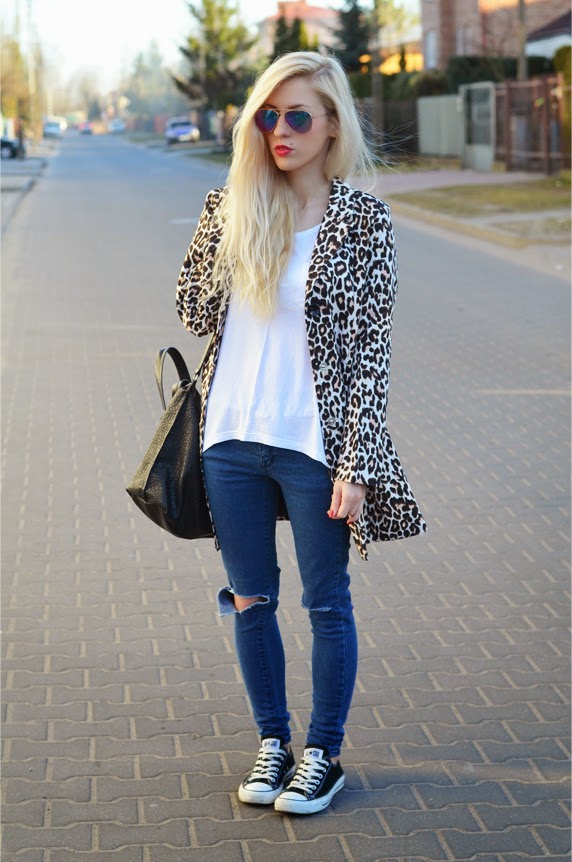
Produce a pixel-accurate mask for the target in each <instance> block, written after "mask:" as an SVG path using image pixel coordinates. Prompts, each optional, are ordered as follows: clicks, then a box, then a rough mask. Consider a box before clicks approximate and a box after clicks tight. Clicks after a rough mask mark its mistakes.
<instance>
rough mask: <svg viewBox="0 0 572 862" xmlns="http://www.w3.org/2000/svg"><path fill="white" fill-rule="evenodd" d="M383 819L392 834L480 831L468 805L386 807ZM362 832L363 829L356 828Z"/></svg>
mask: <svg viewBox="0 0 572 862" xmlns="http://www.w3.org/2000/svg"><path fill="white" fill-rule="evenodd" d="M383 819H384V821H385V822H386V823H387V824H388V826H389V828H390V830H391V832H390V834H391V835H411V834H413V833H415V832H418V831H425V830H427V831H432V830H433V831H439V830H441V829H459V830H464V831H465V832H478V831H479V830H480V827H479V824H478V823H477V821H476V820H475V818H474V817H473V816H472V814H471V812H470V811H469V809H468V807H467V806H466V805H462V804H455V805H446V806H444V807H442V808H439V809H429V810H427V811H402V810H400V809H398V808H384V809H383ZM355 831H360V832H362V831H363V830H355Z"/></svg>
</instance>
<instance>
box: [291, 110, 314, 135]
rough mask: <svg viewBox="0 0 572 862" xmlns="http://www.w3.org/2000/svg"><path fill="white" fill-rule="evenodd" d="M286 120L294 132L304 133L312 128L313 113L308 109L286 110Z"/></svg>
mask: <svg viewBox="0 0 572 862" xmlns="http://www.w3.org/2000/svg"><path fill="white" fill-rule="evenodd" d="M286 122H287V123H288V125H289V126H290V128H291V129H292V130H293V131H294V132H298V133H299V134H302V135H303V134H304V133H305V132H309V131H310V129H311V128H312V115H311V114H309V113H308V111H286Z"/></svg>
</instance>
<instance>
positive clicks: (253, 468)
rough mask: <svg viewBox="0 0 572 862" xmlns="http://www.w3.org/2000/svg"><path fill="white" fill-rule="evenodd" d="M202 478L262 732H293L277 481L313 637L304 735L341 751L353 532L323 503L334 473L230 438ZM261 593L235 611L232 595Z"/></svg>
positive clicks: (223, 600)
mask: <svg viewBox="0 0 572 862" xmlns="http://www.w3.org/2000/svg"><path fill="white" fill-rule="evenodd" d="M203 467H204V476H205V484H206V489H207V495H208V499H209V504H210V507H211V512H212V516H213V520H214V524H215V527H216V531H217V536H218V539H219V542H220V547H221V552H222V558H223V563H224V567H225V569H226V573H227V577H228V586H226V587H224V588H223V589H221V590H220V592H219V594H218V602H219V611H220V613H221V615H223V616H224V615H226V614H234V622H235V642H236V650H237V655H238V660H239V663H240V667H241V671H242V675H243V678H244V682H245V685H246V690H247V693H248V697H249V699H250V703H251V705H252V710H253V713H254V718H255V721H256V723H257V725H258V730H259V732H260V735H261V736H262V737H266V736H274V737H279V738H281V739H282V740H284V742H285V743H287V742H289V741H290V738H291V737H290V727H289V720H290V715H289V713H288V708H287V700H286V662H285V655H284V648H283V645H282V638H281V636H280V629H279V626H278V620H277V618H276V609H277V607H278V593H279V586H280V569H279V568H278V562H277V555H276V514H277V505H278V489H279V488H280V489H281V490H282V493H283V495H284V499H285V501H286V507H287V509H288V515H289V518H290V523H291V526H292V532H293V535H294V544H295V548H296V558H297V561H298V568H299V571H300V576H301V580H302V588H303V589H302V606H303V607H304V608H305V609H306V610H307V611H308V614H309V617H310V623H311V629H312V635H313V641H312V689H313V701H312V717H311V721H310V726H309V728H308V735H307V744H308V745H313V746H317V747H321V748H326V749H327V750H328V751H329V753H330V756H331V757H337V756H339V753H340V748H341V745H342V741H343V737H344V724H345V722H346V719H347V715H348V712H349V708H350V703H351V699H352V694H353V690H354V686H355V679H356V673H357V636H356V628H355V622H354V617H353V606H352V602H351V595H350V589H349V586H350V578H349V575H348V570H347V569H348V560H349V545H350V533H349V528H348V526H347V524H346V522H345V520H342V519H340V520H332V519H331V518H329V517H328V515H327V511H328V509H329V508H330V502H331V496H332V481H331V479H330V475H329V471H328V469H327V467H325V466H324V464H321V463H320V462H319V461H315V460H314V459H312V458H309V457H308V456H307V455H304V454H302V453H301V452H295V451H293V450H291V449H281V448H278V447H275V446H267V445H265V444H263V443H251V442H244V441H241V440H228V441H225V442H223V443H217V444H215V445H214V446H211V447H209V448H208V449H207V450H206V451H205V452H204V453H203ZM234 595H237V596H242V597H244V598H255V597H256V598H260V601H257V602H256V603H254V604H252V605H250V606H249V607H248V608H246V610H244V611H242V612H240V613H239V612H237V610H236V607H235V604H234V598H233V596H234Z"/></svg>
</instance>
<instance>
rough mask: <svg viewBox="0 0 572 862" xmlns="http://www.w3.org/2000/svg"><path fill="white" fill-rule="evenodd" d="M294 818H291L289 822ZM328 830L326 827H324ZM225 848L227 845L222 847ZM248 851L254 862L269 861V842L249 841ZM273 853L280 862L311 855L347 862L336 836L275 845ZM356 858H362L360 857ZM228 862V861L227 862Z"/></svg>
mask: <svg viewBox="0 0 572 862" xmlns="http://www.w3.org/2000/svg"><path fill="white" fill-rule="evenodd" d="M290 820H292V818H289V821H290ZM324 828H326V827H324ZM222 846H223V847H224V846H225V845H222ZM247 847H248V851H249V853H250V856H251V858H252V862H265V860H267V859H268V849H269V845H268V841H256V840H252V839H251V840H249V841H248V844H247ZM273 852H274V853H276V857H277V858H279V859H280V862H302V860H303V859H305V858H306V859H308V858H309V856H310V854H311V858H312V860H314V859H315V860H316V862H347V856H346V854H345V852H344V849H343V847H342V846H341V844H340V842H339V840H338V838H337V837H335V836H331V835H321V836H320V837H319V838H316V839H314V840H313V841H312V842H308V843H306V842H291V843H287V844H282V843H281V844H273ZM356 858H358V859H359V858H360V857H359V856H358V857H356ZM225 862H226V860H225ZM364 862H365V860H364Z"/></svg>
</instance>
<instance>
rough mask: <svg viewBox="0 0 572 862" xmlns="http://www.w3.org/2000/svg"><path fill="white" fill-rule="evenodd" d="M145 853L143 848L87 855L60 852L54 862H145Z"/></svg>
mask: <svg viewBox="0 0 572 862" xmlns="http://www.w3.org/2000/svg"><path fill="white" fill-rule="evenodd" d="M144 853H145V850H144V848H143V847H121V848H120V849H119V850H112V851H111V852H106V851H104V850H97V851H89V852H87V853H82V852H78V851H77V850H73V851H71V852H70V851H68V850H58V858H57V860H56V859H53V860H52V862H96V860H97V862H145V858H144Z"/></svg>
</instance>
